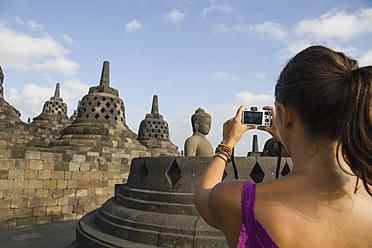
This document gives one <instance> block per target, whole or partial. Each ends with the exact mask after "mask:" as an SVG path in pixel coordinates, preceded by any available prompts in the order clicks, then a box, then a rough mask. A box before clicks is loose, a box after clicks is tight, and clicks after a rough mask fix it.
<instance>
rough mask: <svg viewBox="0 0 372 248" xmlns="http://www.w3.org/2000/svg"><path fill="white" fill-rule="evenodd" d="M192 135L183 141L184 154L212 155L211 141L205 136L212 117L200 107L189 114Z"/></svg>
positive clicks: (209, 127)
mask: <svg viewBox="0 0 372 248" xmlns="http://www.w3.org/2000/svg"><path fill="white" fill-rule="evenodd" d="M191 124H192V129H193V135H192V136H191V137H189V138H188V139H187V140H186V141H185V156H213V154H214V152H213V148H212V145H211V143H209V141H208V140H207V139H206V138H205V136H206V135H207V134H208V133H209V131H210V129H211V124H212V117H211V116H210V115H209V114H208V113H206V112H205V111H204V110H203V109H202V108H198V109H197V110H196V111H195V114H193V115H192V116H191Z"/></svg>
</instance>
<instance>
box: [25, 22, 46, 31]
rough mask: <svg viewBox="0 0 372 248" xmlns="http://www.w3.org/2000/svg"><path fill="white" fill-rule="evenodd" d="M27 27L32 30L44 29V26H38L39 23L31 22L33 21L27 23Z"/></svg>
mask: <svg viewBox="0 0 372 248" xmlns="http://www.w3.org/2000/svg"><path fill="white" fill-rule="evenodd" d="M26 25H27V26H29V27H30V28H32V29H40V30H41V29H43V25H41V24H38V23H36V22H34V21H31V20H28V21H27V22H26Z"/></svg>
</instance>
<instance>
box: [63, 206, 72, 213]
mask: <svg viewBox="0 0 372 248" xmlns="http://www.w3.org/2000/svg"><path fill="white" fill-rule="evenodd" d="M73 210H74V207H73V206H68V205H66V206H62V210H61V213H62V214H72V211H73Z"/></svg>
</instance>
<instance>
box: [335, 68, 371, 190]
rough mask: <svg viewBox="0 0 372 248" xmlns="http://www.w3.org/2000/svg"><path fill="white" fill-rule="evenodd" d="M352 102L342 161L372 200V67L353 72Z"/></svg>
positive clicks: (343, 135)
mask: <svg viewBox="0 0 372 248" xmlns="http://www.w3.org/2000/svg"><path fill="white" fill-rule="evenodd" d="M350 78H351V85H350V93H351V101H350V106H349V110H348V111H347V113H346V123H345V125H344V126H343V128H342V131H341V135H340V139H339V147H341V152H342V157H343V158H344V160H345V161H346V163H347V164H348V165H349V167H350V169H351V170H352V171H353V172H354V174H355V175H357V176H358V178H360V179H362V181H363V185H364V187H365V188H366V190H367V192H368V193H369V194H370V195H371V196H372V192H371V189H370V188H369V186H368V185H372V66H367V67H363V68H358V69H355V70H352V71H351V72H350Z"/></svg>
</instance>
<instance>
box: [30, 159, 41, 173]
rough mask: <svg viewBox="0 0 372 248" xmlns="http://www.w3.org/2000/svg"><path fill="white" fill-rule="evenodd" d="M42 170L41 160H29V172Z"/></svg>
mask: <svg viewBox="0 0 372 248" xmlns="http://www.w3.org/2000/svg"><path fill="white" fill-rule="evenodd" d="M42 169H43V161H41V160H34V159H31V160H30V170H42Z"/></svg>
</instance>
